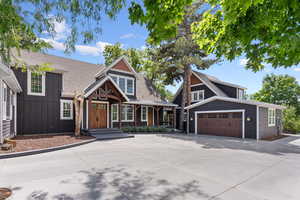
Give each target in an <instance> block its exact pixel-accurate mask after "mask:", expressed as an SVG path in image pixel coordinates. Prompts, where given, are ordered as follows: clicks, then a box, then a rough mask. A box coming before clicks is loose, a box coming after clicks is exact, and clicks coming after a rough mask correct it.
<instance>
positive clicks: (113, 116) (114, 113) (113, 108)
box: [111, 104, 119, 122]
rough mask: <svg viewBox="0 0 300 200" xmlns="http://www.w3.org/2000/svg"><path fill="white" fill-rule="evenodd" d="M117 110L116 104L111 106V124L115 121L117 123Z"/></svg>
mask: <svg viewBox="0 0 300 200" xmlns="http://www.w3.org/2000/svg"><path fill="white" fill-rule="evenodd" d="M118 111H119V108H118V104H112V105H111V120H112V121H113V122H115V121H119V112H118Z"/></svg>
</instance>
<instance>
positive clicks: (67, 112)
mask: <svg viewBox="0 0 300 200" xmlns="http://www.w3.org/2000/svg"><path fill="white" fill-rule="evenodd" d="M60 119H62V120H63V119H67V120H71V119H73V101H72V100H64V99H62V100H60Z"/></svg>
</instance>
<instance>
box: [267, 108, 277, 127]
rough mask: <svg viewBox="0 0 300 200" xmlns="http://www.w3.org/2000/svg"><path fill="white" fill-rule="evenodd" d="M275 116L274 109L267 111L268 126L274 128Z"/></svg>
mask: <svg viewBox="0 0 300 200" xmlns="http://www.w3.org/2000/svg"><path fill="white" fill-rule="evenodd" d="M275 116H276V114H275V109H274V108H269V109H268V126H275V120H276V117H275Z"/></svg>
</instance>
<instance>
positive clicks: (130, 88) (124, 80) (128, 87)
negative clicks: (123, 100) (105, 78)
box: [111, 75, 134, 95]
mask: <svg viewBox="0 0 300 200" xmlns="http://www.w3.org/2000/svg"><path fill="white" fill-rule="evenodd" d="M111 77H112V79H113V80H114V81H115V82H116V83H117V85H118V86H119V87H120V89H121V90H122V91H123V92H124V93H125V94H128V95H134V79H133V78H130V77H125V76H117V75H111Z"/></svg>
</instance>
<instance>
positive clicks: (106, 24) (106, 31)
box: [43, 9, 300, 94]
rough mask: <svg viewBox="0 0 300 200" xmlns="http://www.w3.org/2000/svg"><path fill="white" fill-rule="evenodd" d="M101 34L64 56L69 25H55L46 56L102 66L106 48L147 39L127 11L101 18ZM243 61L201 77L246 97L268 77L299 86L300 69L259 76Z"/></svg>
mask: <svg viewBox="0 0 300 200" xmlns="http://www.w3.org/2000/svg"><path fill="white" fill-rule="evenodd" d="M101 23H102V29H103V31H102V33H101V35H100V36H99V37H98V40H97V41H94V42H92V43H90V44H88V45H83V44H77V45H76V51H75V52H74V53H71V54H64V51H63V50H64V45H63V41H64V39H65V38H66V35H67V34H69V33H70V28H69V27H68V24H67V23H66V22H65V21H63V22H61V23H55V30H56V35H55V37H54V38H49V37H46V36H45V37H43V39H44V40H45V41H48V42H50V43H51V44H52V46H53V47H54V49H51V50H47V53H49V54H52V55H57V56H62V57H66V58H72V59H75V60H80V61H85V62H89V63H94V64H102V63H104V58H103V56H102V52H103V50H104V47H105V45H109V44H115V43H117V42H119V43H121V44H122V47H123V48H130V47H131V48H140V49H142V48H144V47H145V44H146V39H147V35H148V32H147V29H146V28H145V27H142V26H140V25H131V23H130V21H129V19H128V12H127V9H123V10H122V11H121V12H120V13H119V15H118V16H117V18H116V19H115V20H111V19H108V18H107V17H103V18H102V22H101ZM245 64H246V59H245V58H244V57H240V58H236V59H235V60H233V61H232V62H229V61H227V60H223V61H222V62H220V63H218V64H214V65H212V66H211V67H210V68H209V69H207V70H203V71H202V72H203V73H206V74H209V75H212V76H215V77H217V78H218V79H220V80H222V81H227V82H230V83H233V84H238V85H241V86H244V87H246V88H247V91H246V92H247V94H253V93H255V92H257V91H258V90H259V89H260V88H261V86H262V80H263V77H264V76H265V75H267V74H269V73H274V74H288V75H291V76H293V77H295V78H296V79H297V80H298V82H300V66H294V67H291V68H287V69H284V68H279V69H273V68H272V67H271V66H270V65H266V68H265V69H264V70H263V71H260V72H256V73H254V72H252V71H250V70H246V69H245V68H244V66H245ZM179 85H180V84H179V83H178V84H176V85H174V86H168V87H167V88H168V89H169V90H170V91H171V92H172V93H175V92H176V90H177V88H178V87H179Z"/></svg>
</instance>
